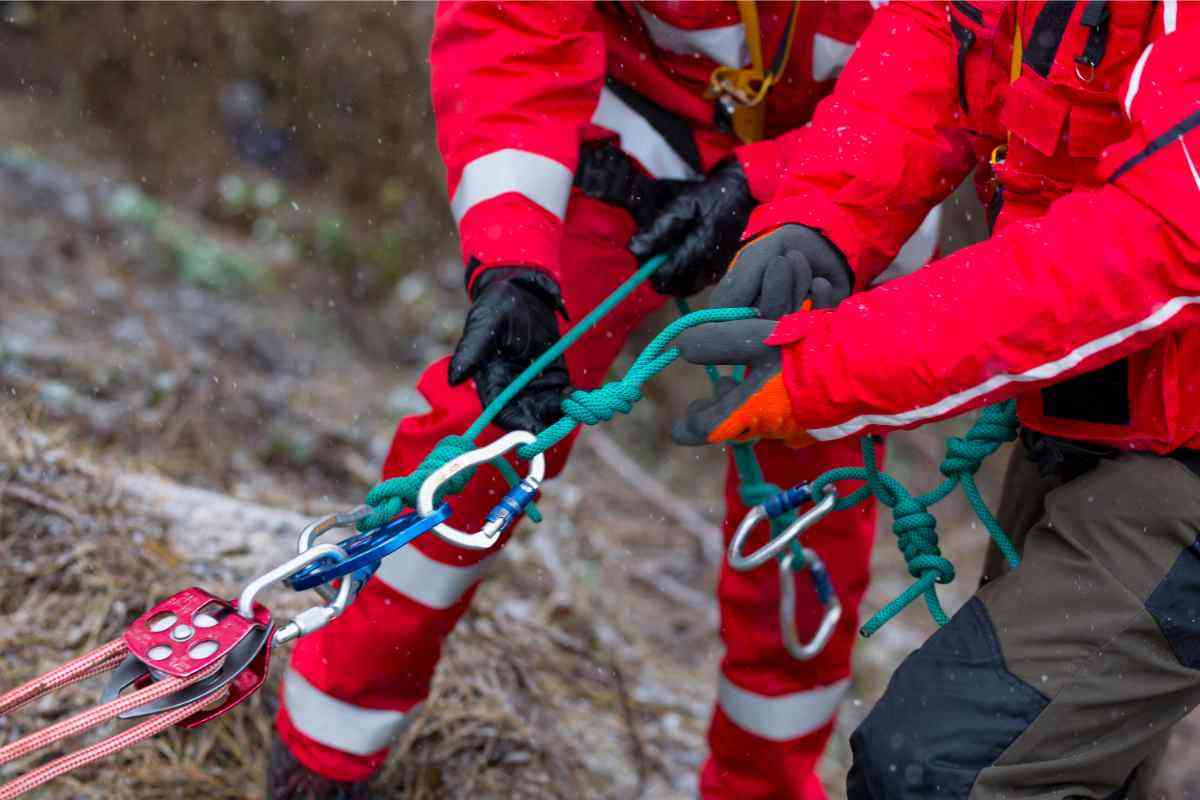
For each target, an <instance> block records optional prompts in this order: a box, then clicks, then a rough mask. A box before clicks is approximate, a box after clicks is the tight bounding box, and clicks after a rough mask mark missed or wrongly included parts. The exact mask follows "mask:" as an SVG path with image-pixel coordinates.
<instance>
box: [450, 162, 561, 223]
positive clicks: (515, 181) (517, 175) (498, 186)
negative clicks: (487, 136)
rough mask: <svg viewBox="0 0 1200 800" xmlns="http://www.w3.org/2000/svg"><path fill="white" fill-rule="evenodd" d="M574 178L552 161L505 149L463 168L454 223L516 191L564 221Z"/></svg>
mask: <svg viewBox="0 0 1200 800" xmlns="http://www.w3.org/2000/svg"><path fill="white" fill-rule="evenodd" d="M573 179H574V176H573V175H572V174H571V170H569V169H567V168H566V166H565V165H563V164H560V163H559V162H557V161H555V160H554V159H553V158H549V157H547V156H542V155H538V154H537V153H530V152H528V151H526V150H517V149H516V148H513V147H506V148H504V149H503V150H497V151H496V152H494V153H488V154H487V155H485V156H480V157H479V158H477V159H475V160H474V161H472V162H470V163H469V164H467V165H466V166H465V167H463V172H462V177H461V178H460V179H459V181H458V188H457V189H455V190H454V197H453V198H452V199H451V200H450V210H451V211H452V212H453V214H454V221H455V222H456V223H461V222H462V219H463V217H465V216H466V215H467V212H468V211H470V210H471V209H472V208H474V207H475V206H477V205H479V204H480V203H482V202H483V201H485V200H491V199H492V198H493V197H499V196H500V195H502V194H507V193H509V192H516V193H517V194H519V195H521V196H522V197H524V198H525V199H527V200H529V201H531V202H533V203H537V204H538V205H539V206H541V207H542V208H544V209H546V210H547V211H549V212H550V213H551V214H553V215H554V216H556V217H558V218H559V219H560V220H561V219H564V218H565V217H566V213H567V200H568V199H570V197H571V182H572V180H573Z"/></svg>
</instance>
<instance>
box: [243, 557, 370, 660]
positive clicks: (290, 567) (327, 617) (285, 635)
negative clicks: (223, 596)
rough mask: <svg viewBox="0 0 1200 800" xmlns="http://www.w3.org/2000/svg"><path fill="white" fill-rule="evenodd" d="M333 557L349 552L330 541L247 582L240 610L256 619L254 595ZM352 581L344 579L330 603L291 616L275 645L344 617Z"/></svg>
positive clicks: (277, 631) (274, 638)
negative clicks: (342, 615) (313, 564)
mask: <svg viewBox="0 0 1200 800" xmlns="http://www.w3.org/2000/svg"><path fill="white" fill-rule="evenodd" d="M330 556H333V557H334V558H337V559H338V560H344V559H345V558H346V551H345V550H343V549H342V548H340V547H338V546H337V545H336V544H329V543H328V542H325V543H322V544H315V545H313V546H312V547H310V548H308V549H307V550H305V551H304V552H303V553H300V554H299V555H297V556H294V557H292V558H291V559H289V560H288V561H285V562H284V563H282V564H280V565H279V566H277V567H275V568H274V569H272V570H270V571H268V572H266V573H264V574H262V575H259V576H258V577H257V578H255V579H254V580H252V581H250V583H248V584H246V588H245V589H242V594H241V596H240V597H238V613H239V614H241V615H242V616H243V617H245V618H247V619H253V618H254V598H255V597H257V596H258V593H259V592H261V591H262V590H263V589H265V588H267V587H268V586H270V585H271V584H273V583H275V582H276V581H281V580H283V579H284V578H288V577H291V576H292V575H295V574H296V573H297V572H299V571H300V570H302V569H304V568H305V567H307V566H308V565H309V564H312V563H313V562H315V561H320V560H321V559H323V558H328V557H330ZM353 583H354V581H347V580H344V581H342V582H341V584H340V585H339V586H338V592H337V595H336V596H335V597H334V598H333V600H331V601H330V602H329V603H327V604H325V605H323V606H313V607H311V608H306V609H304V610H303V611H301V612H300V613H299V614H297V615H296V616H294V617H292V619H291V620H290V621H289V622H288V624H287V625H284V626H283V627H281V628H279V629H277V630H276V631H275V636H274V637H273V638H272V639H271V644H272V646H276V645H281V644H286V643H287V642H290V641H292V640H293V639H296V638H298V637H300V636H303V635H305V634H307V633H312V632H313V631H315V630H317V629H319V628H323V627H325V626H326V625H328V624H329V623H330V622H332V621H333V620H335V619H337V618H338V617H339V616H341V614H342V612H343V611H345V610H346V606H348V605H349V604H350V598H351V597H352V596H353V595H352V594H351V591H350V590H351V588H352V586H351V584H353Z"/></svg>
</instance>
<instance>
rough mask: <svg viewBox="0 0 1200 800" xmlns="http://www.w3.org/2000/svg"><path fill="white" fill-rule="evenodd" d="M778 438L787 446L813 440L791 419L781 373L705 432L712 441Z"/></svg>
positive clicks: (812, 441)
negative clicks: (709, 431)
mask: <svg viewBox="0 0 1200 800" xmlns="http://www.w3.org/2000/svg"><path fill="white" fill-rule="evenodd" d="M753 439H780V440H782V441H783V443H784V444H786V445H787V446H788V447H797V448H798V447H808V446H809V445H811V444H815V443H816V439H814V438H813V437H812V436H810V435H809V434H808V432H807V431H805V430H804V429H803V428H801V427H800V426H798V425H797V424H796V422H795V420H794V419H793V418H792V401H791V399H790V398H789V397H788V393H787V387H785V386H784V384H783V376H782V375H775V376H774V377H772V378H771V379H769V380H768V381H767V382H766V383H764V384H763V385H762V388H760V389H759V390H758V391H757V392H755V393H754V394H752V395H751V396H750V397H749V399H747V400H746V402H744V403H742V404H741V405H740V406H738V407H737V408H736V409H734V411H733V413H732V414H730V415H729V416H728V417H726V418H725V421H724V422H722V423H721V424H720V425H718V426H717V427H716V428H715V429H713V431H712V433H710V434H709V435H708V441H709V442H710V443H712V444H720V443H721V442H743V441H749V440H753Z"/></svg>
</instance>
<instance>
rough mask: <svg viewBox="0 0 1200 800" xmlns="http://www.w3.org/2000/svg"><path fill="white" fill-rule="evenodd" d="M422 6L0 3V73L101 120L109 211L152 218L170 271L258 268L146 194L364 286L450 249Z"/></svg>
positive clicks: (353, 293) (359, 296)
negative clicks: (118, 169) (121, 173)
mask: <svg viewBox="0 0 1200 800" xmlns="http://www.w3.org/2000/svg"><path fill="white" fill-rule="evenodd" d="M432 15H433V6H432V4H427V3H420V4H401V5H394V4H307V3H271V4H265V3H263V4H248V5H238V4H231V5H209V4H190V3H185V4H174V3H104V4H86V3H61V4H33V3H24V2H9V3H0V18H2V19H3V21H4V22H3V26H2V30H0V36H2V37H3V38H2V39H0V75H3V76H7V78H4V77H0V81H3V80H9V81H11V80H13V79H14V78H15V79H16V80H18V81H20V83H21V84H22V88H26V89H28V90H29V91H36V92H39V93H40V94H41V95H42V96H43V97H44V96H45V95H46V94H51V95H53V96H54V97H55V98H56V99H57V100H58V102H60V103H61V104H62V108H63V111H64V113H74V114H78V115H80V116H81V117H83V118H85V119H86V120H87V121H88V122H89V123H93V124H95V125H97V126H99V127H101V128H104V129H107V130H108V131H110V132H111V133H112V136H113V141H114V142H115V143H116V144H117V146H118V147H119V148H121V149H122V150H124V151H125V155H126V156H127V157H128V159H129V160H130V161H132V162H133V163H135V164H136V165H137V183H138V185H137V190H136V193H135V192H134V191H125V192H123V193H120V194H119V196H118V197H116V198H115V199H116V201H117V202H116V205H115V206H114V207H113V209H112V210H114V211H115V212H117V214H118V215H124V217H123V218H126V219H137V220H138V221H140V222H141V223H143V224H145V225H146V226H148V227H149V228H150V229H151V230H153V231H155V236H154V238H156V239H159V240H161V243H162V244H164V245H165V246H167V247H168V248H169V249H171V250H173V251H175V256H174V257H175V260H176V261H177V262H178V263H179V266H180V270H181V272H182V273H183V274H184V276H185V277H189V278H192V279H194V280H196V281H197V282H198V283H201V284H205V285H210V286H212V287H213V288H221V287H225V288H239V287H240V286H242V285H243V284H245V283H246V282H255V281H258V280H261V279H264V277H265V276H264V275H263V274H262V273H263V268H262V265H261V264H255V263H254V260H253V259H246V258H237V257H233V256H230V255H228V254H225V253H223V252H222V251H221V250H220V248H216V247H213V246H210V243H208V242H204V241H201V240H197V239H195V238H194V237H189V236H187V235H185V234H184V233H183V232H181V231H180V229H179V226H178V224H177V223H172V222H170V221H169V220H167V219H166V218H165V217H164V214H163V209H162V208H161V207H160V206H158V205H157V204H156V203H155V202H154V201H153V200H152V198H154V197H165V198H169V199H170V201H171V202H172V203H173V204H178V205H182V206H183V207H185V208H190V209H194V210H197V211H200V212H203V214H205V215H206V216H207V217H209V218H211V219H212V220H214V221H217V222H220V223H222V224H225V225H229V226H233V227H236V228H241V229H244V231H245V232H248V233H252V234H253V241H254V242H256V243H258V244H260V245H262V246H263V247H264V250H265V253H266V254H267V255H268V256H270V257H271V258H270V259H269V260H273V261H288V260H293V261H295V260H299V261H302V262H303V263H304V264H305V265H306V266H311V267H320V268H323V269H325V270H327V271H328V272H329V273H330V275H332V276H333V277H334V278H335V279H336V281H337V282H338V284H339V287H338V288H339V290H340V292H341V293H342V294H343V295H344V296H345V297H346V298H347V299H352V300H355V301H368V302H370V301H381V300H383V299H386V298H387V297H388V295H389V293H390V292H392V291H393V290H394V289H395V288H396V286H397V285H398V284H399V282H400V281H401V280H402V279H403V278H404V277H405V276H406V275H407V274H409V273H410V272H411V271H412V270H413V269H414V268H417V267H420V266H423V262H425V261H427V260H428V259H429V258H430V257H434V258H439V257H443V258H444V257H446V256H448V255H449V254H451V253H452V252H453V247H452V236H453V233H452V225H451V221H450V219H449V214H448V210H447V206H446V202H445V198H444V188H443V184H442V174H441V161H440V159H439V157H438V155H437V150H436V145H435V141H434V136H433V129H434V126H433V115H432V111H431V109H430V108H429V102H428V91H427V82H428V60H427V52H428V46H429V45H428V37H429V30H430V27H431V24H432ZM300 197H303V198H304V199H299V198H300Z"/></svg>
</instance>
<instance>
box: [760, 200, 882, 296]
mask: <svg viewBox="0 0 1200 800" xmlns="http://www.w3.org/2000/svg"><path fill="white" fill-rule="evenodd" d="M788 224H799V225H807V226H808V227H810V228H813V229H815V230H817V231H820V232H821V235H823V236H824V237H825V238H826V239H828V240H829V242H830V243H831V244H832V245H833V246H834V247H836V248H837V249H838V250H839V251H841V253H842V255H843V256H844V257H845V259H846V264H847V265H848V266H849V267H850V269H851V270H852V271H853V272H854V285H855V286H868V285H869V284H870V283H871V281H873V280H874V279H875V278H876V277H877V276H878V275H879V274H880V273H881V272H883V271H884V270H885V269H887V267H888V264H890V263H891V260H892V259H891V255H889V254H887V253H885V252H883V251H882V250H880V249H879V247H878V246H877V245H875V244H874V243H873V242H874V240H873V239H872V238H871V237H870V236H868V235H867V233H866V231H864V229H863V228H862V227H861V226H860V225H859V224H858V222H857V220H856V219H855V217H854V215H853V214H852V213H850V212H849V211H847V210H846V209H845V208H843V207H842V206H839V205H838V204H837V203H834V202H832V201H830V200H826V199H824V198H822V197H820V196H819V195H814V194H806V195H795V196H787V197H782V198H779V199H777V200H774V201H772V202H769V203H765V204H763V205H761V206H759V207H758V208H756V209H755V210H754V211H753V212H752V213H751V214H750V222H749V223H748V224H747V225H746V232H745V233H744V234H743V235H742V238H743V240H745V241H749V240H751V239H755V238H757V237H759V236H761V235H762V234H764V233H766V232H768V231H771V230H774V229H775V228H778V227H779V226H780V225H788Z"/></svg>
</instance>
